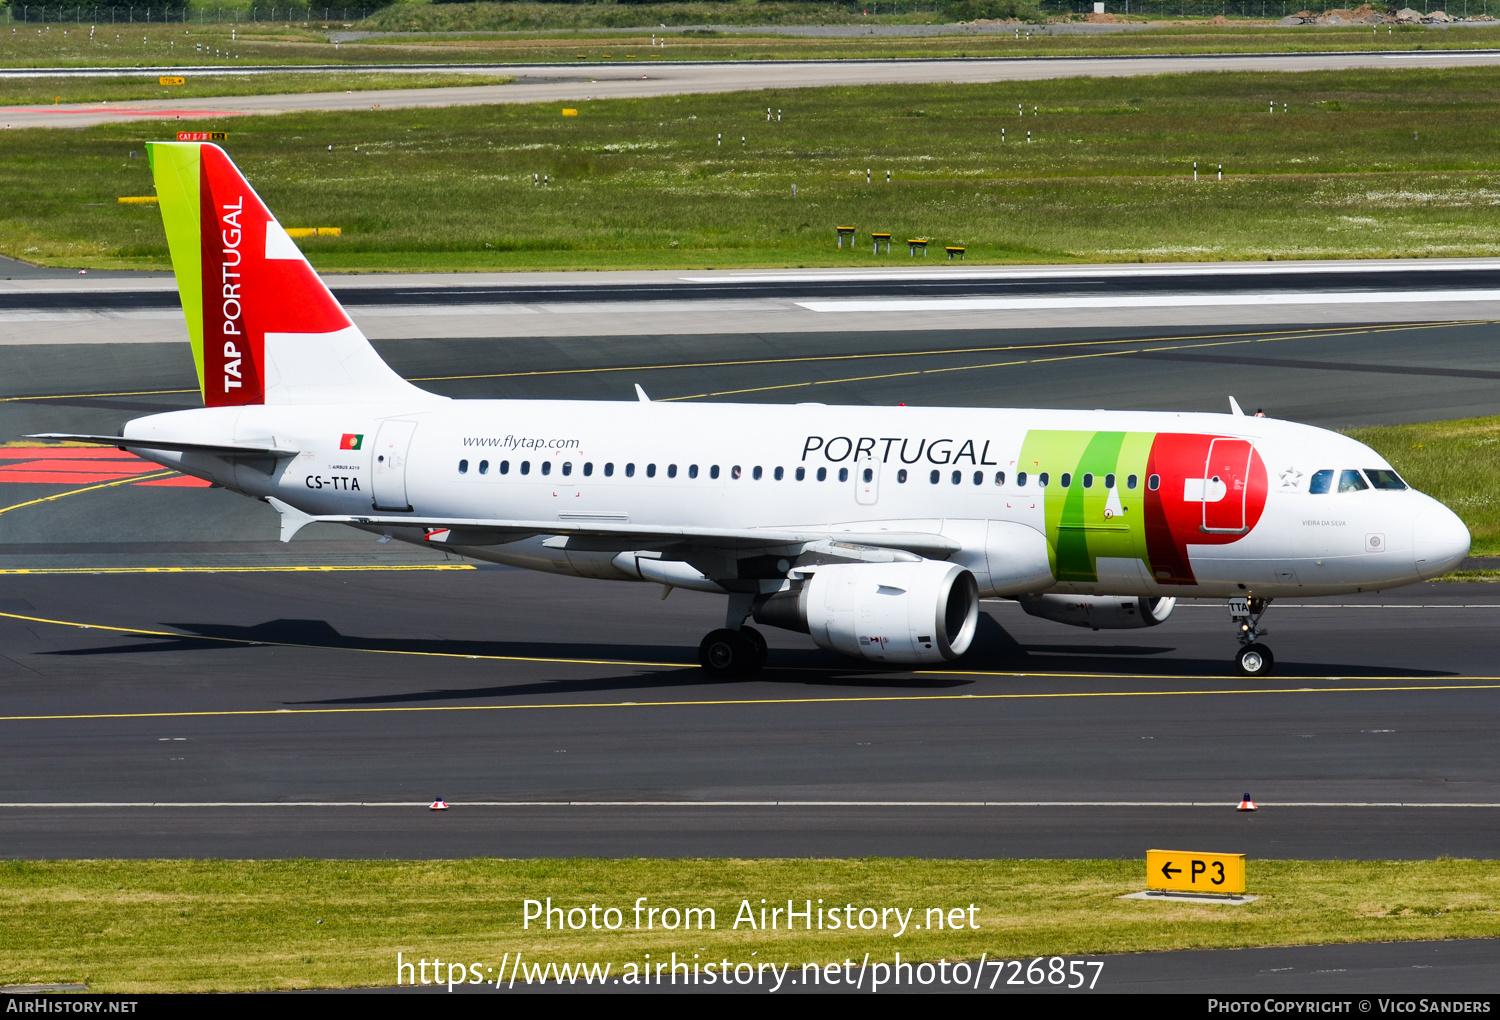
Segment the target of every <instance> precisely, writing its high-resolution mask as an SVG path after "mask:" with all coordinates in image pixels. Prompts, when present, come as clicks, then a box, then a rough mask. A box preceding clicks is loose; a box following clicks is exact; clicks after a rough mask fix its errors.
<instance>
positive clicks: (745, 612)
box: [698, 593, 767, 680]
mask: <svg viewBox="0 0 1500 1020" xmlns="http://www.w3.org/2000/svg"><path fill="white" fill-rule="evenodd" d="M754 605H755V596H753V595H746V594H741V593H735V594H733V595H730V596H729V608H728V609H727V610H726V611H725V613H724V626H723V627H720V628H719V629H718V630H715V631H710V632H709V634H708V636H707V637H706V638H704V639H703V642H702V643H701V644H699V645H698V663H699V665H701V666H702V667H703V672H705V673H707V674H708V675H709V676H711V677H714V678H716V679H726V680H727V679H730V678H733V677H742V676H749V675H750V674H752V673H757V672H759V671H760V668H761V667H762V666H764V665H765V664H766V652H767V649H766V639H765V637H764V636H762V635H761V632H760V631H758V630H756V629H755V628H754V627H746V626H745V625H744V623H745V621H746V620H747V619H749V618H750V610H751V609H752V608H753V607H754Z"/></svg>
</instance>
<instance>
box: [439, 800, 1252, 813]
mask: <svg viewBox="0 0 1500 1020" xmlns="http://www.w3.org/2000/svg"><path fill="white" fill-rule="evenodd" d="M432 810H434V811H447V810H448V802H447V801H446V800H444V799H443V798H441V797H439V798H438V799H437V800H435V801H433V802H432ZM1250 810H1251V811H1254V810H1255V807H1254V806H1253V805H1252V806H1251V808H1250Z"/></svg>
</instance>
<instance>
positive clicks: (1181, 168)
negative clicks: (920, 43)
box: [0, 69, 1500, 270]
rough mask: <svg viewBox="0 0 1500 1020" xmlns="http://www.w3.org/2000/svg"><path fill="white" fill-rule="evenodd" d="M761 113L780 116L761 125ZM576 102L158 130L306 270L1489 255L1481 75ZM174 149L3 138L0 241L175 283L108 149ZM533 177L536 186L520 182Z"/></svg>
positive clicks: (1409, 73) (1496, 218) (1493, 86)
mask: <svg viewBox="0 0 1500 1020" xmlns="http://www.w3.org/2000/svg"><path fill="white" fill-rule="evenodd" d="M1272 102H1275V103H1276V110H1277V112H1276V113H1275V114H1274V115H1273V114H1270V113H1268V112H1267V110H1268V109H1269V104H1271V103H1272ZM1283 102H1285V103H1286V104H1287V107H1286V109H1287V112H1286V113H1285V114H1283V113H1282V112H1281V104H1282V103H1283ZM1018 104H1019V105H1020V106H1022V107H1023V108H1024V111H1025V116H1017V107H1018ZM767 107H771V108H772V109H779V110H781V111H782V120H781V121H779V122H778V121H775V120H772V121H769V122H768V121H767V120H766V108H767ZM1033 107H1035V113H1033ZM579 108H580V110H581V115H580V116H578V117H576V118H575V117H568V118H564V117H561V116H559V113H560V106H559V105H553V104H544V105H512V106H493V107H465V108H453V109H435V110H406V111H398V110H389V111H380V112H379V113H375V112H360V113H337V114H287V115H282V116H279V117H274V118H238V119H234V120H232V121H225V122H213V123H199V124H193V125H190V124H189V123H188V122H187V121H181V122H174V123H172V124H171V125H169V128H170V130H177V129H179V128H188V127H199V128H213V129H227V130H228V131H229V142H228V143H227V145H228V149H229V151H230V153H231V155H233V156H234V158H235V159H236V160H237V161H238V162H239V164H240V166H241V167H242V168H243V169H244V171H245V173H246V174H247V175H248V177H249V179H250V180H251V182H252V183H253V184H254V185H255V186H256V188H257V189H258V190H259V191H260V192H261V194H262V195H263V196H264V197H265V198H266V199H267V201H268V202H269V203H270V205H271V207H272V209H274V210H275V211H276V212H277V214H278V216H279V217H280V218H281V219H282V220H283V221H284V222H285V223H286V224H287V225H289V226H305V225H322V226H339V227H341V228H343V236H342V237H340V238H318V239H312V240H310V241H309V242H308V243H307V250H308V252H309V255H310V256H311V258H312V260H313V262H314V263H315V264H316V265H317V266H318V267H319V268H321V269H369V270H395V269H460V270H462V269H501V270H503V269H542V268H548V269H551V268H652V267H666V268H679V267H680V268H689V267H727V266H787V265H791V266H795V265H833V264H850V265H870V264H909V258H908V255H907V253H906V251H905V250H904V246H902V245H901V244H900V242H901V241H902V239H904V238H907V237H930V238H932V239H933V241H934V245H933V250H934V251H935V252H936V256H935V257H936V258H939V259H940V258H941V257H942V256H941V246H942V245H945V244H957V245H964V246H966V247H967V248H968V249H969V251H968V259H969V261H970V262H975V261H987V262H1042V261H1058V262H1069V261H1136V260H1152V261H1156V260H1174V259H1210V260H1212V259H1267V258H1277V259H1287V258H1312V257H1340V258H1342V257H1373V256H1433V255H1493V254H1500V201H1497V199H1500V177H1497V171H1500V148H1497V146H1496V144H1495V142H1496V141H1497V139H1500V76H1497V75H1496V74H1495V73H1494V72H1492V71H1488V70H1484V69H1474V70H1399V71H1396V70H1393V71H1368V72H1330V73H1313V74H1301V75H1278V74H1199V75H1172V76H1163V77H1157V78H1138V79H1125V80H1122V79H1103V80H1100V79H1095V80H1090V79H1067V80H1062V81H1053V82H1046V83H1025V82H1022V83H1008V84H998V85H984V86H954V85H927V86H888V87H872V88H857V89H818V90H787V91H781V92H776V93H736V94H725V95H710V96H683V97H669V98H662V99H649V100H635V101H609V102H592V103H584V104H581V106H580V107H579ZM1002 132H1004V134H1003V135H1002ZM1027 132H1030V134H1031V137H1032V141H1031V142H1029V143H1028V142H1027V141H1025V136H1026V133H1027ZM164 133H167V132H166V131H160V130H153V129H151V128H150V127H149V126H148V125H142V124H131V125H124V124H121V125H107V126H101V127H97V128H90V129H86V130H76V131H60V130H29V131H19V130H18V131H12V132H9V133H7V135H6V145H5V146H4V147H0V252H3V253H4V254H6V255H10V256H15V257H20V258H27V259H32V260H35V261H38V262H43V263H49V264H57V265H70V266H71V265H78V266H88V267H111V266H115V267H131V266H135V267H160V266H165V265H166V243H165V239H164V236H163V234H162V229H161V224H160V219H159V216H158V214H157V212H156V210H154V209H152V208H151V207H139V206H137V207H120V206H117V205H116V204H115V198H116V197H117V196H120V195H140V194H149V193H150V188H151V184H150V178H149V172H148V170H147V167H146V163H145V161H144V160H134V161H132V160H129V159H127V158H126V156H127V153H128V151H129V150H136V151H139V150H140V149H141V147H142V144H141V143H142V141H143V140H145V139H146V138H150V137H152V136H158V137H159V136H160V135H161V134H164ZM719 135H722V136H723V144H722V145H720V144H719V143H718V139H717V136H719ZM742 137H743V138H744V142H743V144H742V143H741V138H742ZM1002 137H1003V139H1004V140H1003V141H1002ZM330 145H331V146H333V149H332V151H331V152H330V151H329V146H330ZM356 146H357V147H358V151H356ZM1194 160H1197V161H1199V164H1200V170H1201V171H1202V173H1201V179H1200V181H1199V182H1198V183H1196V184H1195V183H1194V182H1193V176H1192V164H1193V161H1194ZM1220 163H1222V164H1223V166H1224V169H1225V176H1224V180H1223V181H1222V182H1221V181H1218V180H1217V179H1216V178H1215V168H1216V167H1217V166H1218V165H1219V164H1220ZM866 169H869V170H870V171H871V172H872V174H871V183H869V184H866V179H865V171H866ZM887 170H889V171H891V173H892V179H891V183H889V184H887V183H886V181H885V173H886V171H887ZM544 176H545V177H546V178H548V179H549V180H550V186H546V187H543V186H538V185H536V184H534V183H533V182H534V180H537V179H539V178H542V177H544ZM794 185H795V186H796V187H797V189H798V190H797V194H796V197H795V198H794V197H793V195H792V188H793V186H794ZM845 224H849V225H853V226H855V227H856V228H857V229H858V230H859V231H860V232H861V234H863V235H865V236H868V234H867V232H869V231H876V230H880V231H891V232H892V233H894V234H895V235H896V239H897V249H896V251H895V253H894V254H892V255H885V254H881V255H880V256H875V255H874V254H872V252H871V250H870V248H869V247H865V246H857V247H856V248H855V250H854V251H853V252H852V253H851V252H849V251H848V249H845V250H843V251H842V252H841V251H839V250H838V249H836V248H834V246H833V240H834V227H836V226H840V225H845Z"/></svg>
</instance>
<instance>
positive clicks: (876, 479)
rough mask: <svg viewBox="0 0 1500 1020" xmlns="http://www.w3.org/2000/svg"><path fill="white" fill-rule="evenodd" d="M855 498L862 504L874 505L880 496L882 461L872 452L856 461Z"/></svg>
mask: <svg viewBox="0 0 1500 1020" xmlns="http://www.w3.org/2000/svg"><path fill="white" fill-rule="evenodd" d="M854 498H855V499H856V500H857V501H858V502H859V505H860V506H874V505H875V501H876V500H878V499H879V498H880V461H878V460H876V459H875V458H874V457H873V456H872V455H871V454H868V453H867V454H864V455H863V456H861V457H860V458H859V459H858V460H856V461H855V462H854Z"/></svg>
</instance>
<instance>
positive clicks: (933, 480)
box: [927, 471, 942, 485]
mask: <svg viewBox="0 0 1500 1020" xmlns="http://www.w3.org/2000/svg"><path fill="white" fill-rule="evenodd" d="M941 477H942V473H941V472H939V471H933V472H932V474H931V475H930V476H928V479H927V480H928V481H929V482H931V483H932V484H933V485H936V484H937V483H938V479H939V478H941Z"/></svg>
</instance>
